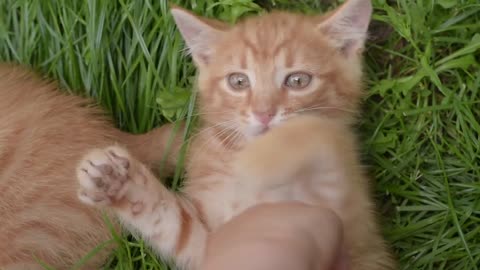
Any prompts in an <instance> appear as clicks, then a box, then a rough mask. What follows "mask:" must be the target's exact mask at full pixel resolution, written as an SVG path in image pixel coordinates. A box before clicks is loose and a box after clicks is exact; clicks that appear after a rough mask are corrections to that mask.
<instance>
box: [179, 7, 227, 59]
mask: <svg viewBox="0 0 480 270" xmlns="http://www.w3.org/2000/svg"><path fill="white" fill-rule="evenodd" d="M170 11H171V13H172V15H173V18H174V20H175V23H176V24H177V27H178V29H179V30H180V33H181V34H182V36H183V39H184V40H185V43H186V44H187V47H188V49H189V52H190V54H191V55H192V57H193V60H194V61H195V62H196V64H197V65H206V64H208V62H209V59H210V57H211V55H212V53H213V51H212V45H213V44H214V43H215V42H216V41H217V40H218V38H219V37H220V36H221V35H222V33H223V31H225V30H226V29H227V28H228V27H227V25H226V24H223V23H222V22H220V21H215V20H210V19H206V18H200V17H198V16H196V15H195V14H193V13H191V12H189V11H187V10H185V9H183V8H180V7H177V6H174V5H172V7H171V10H170Z"/></svg>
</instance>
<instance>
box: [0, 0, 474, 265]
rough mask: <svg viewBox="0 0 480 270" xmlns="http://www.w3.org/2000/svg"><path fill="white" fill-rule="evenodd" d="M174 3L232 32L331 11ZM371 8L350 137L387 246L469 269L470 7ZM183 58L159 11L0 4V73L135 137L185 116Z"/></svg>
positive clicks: (226, 2) (271, 4)
mask: <svg viewBox="0 0 480 270" xmlns="http://www.w3.org/2000/svg"><path fill="white" fill-rule="evenodd" d="M175 2H176V3H178V4H180V5H182V6H185V7H187V8H190V9H194V10H195V11H196V12H199V13H201V14H204V15H208V16H211V17H217V18H222V19H224V20H228V21H235V20H236V19H238V18H239V17H241V16H243V15H246V14H255V13H260V12H262V11H263V10H264V9H265V8H268V9H269V8H285V9H294V10H300V11H304V12H309V13H312V12H315V11H318V10H325V8H326V7H329V8H330V7H333V6H334V5H337V4H338V3H337V2H334V1H332V3H328V4H325V3H323V4H319V3H321V1H319V0H302V1H301V0H298V1H289V0H263V1H256V2H255V1H253V0H221V1H213V0H188V1H187V0H185V1H175ZM217 2H220V4H215V3H217ZM323 2H328V1H323ZM256 3H257V4H258V5H257V4H256ZM387 3H388V4H387ZM374 6H375V15H374V22H373V23H372V32H371V38H370V40H369V42H368V47H367V52H366V64H367V67H366V73H367V79H368V86H369V90H368V97H367V98H366V100H365V106H364V108H365V110H364V115H363V117H362V118H361V125H360V126H359V130H360V133H361V134H362V138H363V142H364V155H363V156H364V158H365V163H366V164H368V166H369V168H370V172H371V174H372V176H373V177H374V179H376V182H375V183H376V185H375V191H376V197H377V199H378V202H379V204H378V205H379V209H380V210H381V213H382V216H383V219H382V220H383V224H384V229H385V235H386V238H387V239H388V240H389V241H390V242H391V243H392V244H393V247H394V249H395V252H396V254H397V255H398V258H399V261H400V264H401V266H402V267H401V268H402V269H477V268H478V267H480V123H479V119H480V68H479V67H480V65H479V60H480V34H479V33H480V3H479V2H478V1H477V0H421V1H413V0H399V1H385V0H375V1H374ZM183 51H184V50H183V42H182V39H181V37H180V35H179V34H178V32H177V31H176V30H175V26H174V24H173V21H172V19H171V17H170V15H169V14H168V4H167V3H166V1H162V0H155V1H154V0H146V1H133V0H117V1H113V0H84V1H70V0H57V1H34V0H29V1H28V0H2V1H0V60H4V61H5V60H8V61H15V62H20V63H24V64H28V65H31V66H33V67H35V68H36V69H38V70H40V71H42V72H44V73H47V74H49V75H50V76H51V77H53V78H57V79H59V80H60V81H61V82H62V83H63V85H65V86H67V87H68V88H70V89H72V90H73V91H74V92H76V93H78V94H86V95H89V96H93V97H94V98H96V99H97V100H98V101H99V103H100V104H101V105H102V106H104V107H105V108H106V109H107V110H108V111H110V112H111V113H112V116H113V117H114V119H115V121H116V123H118V126H119V127H120V128H122V129H125V130H129V131H131V132H134V133H139V132H145V131H147V130H149V129H151V128H153V127H154V126H157V125H159V124H161V123H164V122H166V121H175V120H176V119H179V118H182V117H184V115H185V113H186V112H187V111H188V110H186V108H188V106H189V105H191V104H192V100H193V99H191V95H190V93H191V87H192V82H193V76H194V68H193V65H192V63H191V61H190V59H188V58H186V57H185V56H184V54H183ZM115 240H116V241H118V242H119V243H120V248H119V249H118V250H117V251H116V252H115V253H114V254H113V255H112V257H111V260H110V261H109V262H108V264H107V265H108V267H107V268H108V269H134V268H135V269H166V268H167V266H165V265H164V263H162V262H161V261H160V260H158V259H156V258H155V256H154V255H153V254H152V252H151V251H149V249H148V248H146V247H145V246H144V245H143V243H141V242H136V241H133V240H131V239H130V238H128V237H123V236H115Z"/></svg>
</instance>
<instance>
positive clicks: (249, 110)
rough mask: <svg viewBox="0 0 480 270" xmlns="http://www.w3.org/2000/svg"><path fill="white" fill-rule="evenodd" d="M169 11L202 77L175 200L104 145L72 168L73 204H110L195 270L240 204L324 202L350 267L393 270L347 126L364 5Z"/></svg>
mask: <svg viewBox="0 0 480 270" xmlns="http://www.w3.org/2000/svg"><path fill="white" fill-rule="evenodd" d="M172 14H173V16H174V18H175V20H176V22H177V25H178V27H179V29H180V32H181V33H182V35H183V36H184V38H185V41H186V44H187V46H188V47H189V49H190V52H191V54H192V57H193V60H194V61H195V63H196V65H197V67H198V71H199V74H198V92H199V104H198V105H199V109H200V115H201V125H200V128H199V131H198V133H197V134H195V135H194V137H193V139H192V142H191V145H190V148H189V152H188V156H187V159H188V160H187V164H186V170H187V181H186V183H185V187H184V189H183V191H182V194H181V195H179V194H172V193H170V192H168V190H166V188H165V187H163V186H162V185H161V184H159V182H158V181H157V179H156V178H155V176H154V175H153V174H151V173H150V172H149V171H148V169H147V168H146V167H145V166H143V165H142V163H141V161H139V160H137V159H135V158H134V157H133V156H132V155H131V154H129V153H128V151H126V150H125V149H124V148H121V147H108V148H103V149H95V150H93V151H92V152H91V153H90V154H88V155H87V156H85V158H84V159H83V160H82V162H81V163H80V164H79V167H78V169H77V170H78V171H79V172H84V173H81V174H80V175H79V182H80V184H81V188H80V195H79V198H80V199H81V200H82V201H83V202H84V203H86V204H90V205H94V206H105V205H106V206H109V207H110V209H113V210H114V211H115V213H116V214H117V215H118V216H119V217H120V219H121V220H122V222H123V223H124V224H125V225H126V226H127V227H129V228H130V229H132V230H134V231H137V232H139V233H140V234H141V235H142V237H143V238H144V239H145V240H146V241H148V242H149V243H150V244H151V245H152V247H153V248H154V249H155V250H156V251H157V252H158V253H159V254H160V255H162V256H174V257H175V259H176V262H177V263H178V265H179V266H180V267H182V268H184V269H198V266H199V265H200V264H201V261H202V258H203V256H204V254H203V253H204V247H205V242H206V241H207V239H208V236H209V233H210V232H211V231H215V230H216V229H217V228H218V227H219V226H221V225H222V224H224V223H225V222H226V221H228V220H229V219H231V218H232V217H233V216H235V215H237V214H239V213H240V212H241V211H243V210H244V209H246V208H247V207H250V206H252V205H255V204H258V203H262V202H275V201H288V200H297V201H304V202H307V203H311V204H321V205H327V206H328V207H330V208H332V209H333V210H335V211H336V212H337V214H338V215H339V216H340V217H341V219H342V222H343V223H344V226H345V231H346V240H345V241H346V244H347V248H348V250H349V255H350V257H351V259H352V261H353V264H352V269H354V270H380V269H382V270H383V269H394V268H395V264H394V262H393V260H392V259H391V255H390V253H389V250H388V248H387V247H386V246H385V244H384V242H383V239H382V237H381V234H380V232H379V229H378V225H377V223H376V220H375V216H374V214H373V209H374V208H373V206H372V201H371V199H370V196H369V189H368V180H367V179H366V177H365V175H364V172H363V171H362V169H361V165H360V162H359V160H358V157H357V154H356V144H357V143H356V142H355V139H354V137H355V136H354V132H353V130H352V129H351V127H350V124H351V123H352V120H353V119H355V118H356V116H357V111H358V104H359V103H360V99H361V97H362V92H363V91H362V86H361V81H362V66H361V61H362V59H361V53H360V52H361V51H362V50H363V43H364V40H365V37H366V32H367V27H368V22H369V20H370V14H371V3H370V1H369V0H349V1H347V2H346V3H345V4H344V5H343V6H342V7H341V8H339V9H337V10H336V11H335V12H332V13H329V14H328V15H326V16H305V15H299V14H291V13H285V12H274V13H271V14H266V15H263V16H259V17H252V18H247V19H246V20H244V21H241V22H240V23H238V24H236V25H233V26H228V25H226V24H223V23H221V22H214V21H212V20H206V19H203V18H199V17H197V16H196V15H194V14H191V13H190V12H188V11H185V10H183V9H180V8H177V7H175V8H173V9H172ZM232 74H233V75H235V76H234V77H232ZM289 74H301V80H303V79H305V78H309V79H310V80H309V81H308V83H307V84H303V83H302V84H300V83H299V82H302V81H301V80H300V79H299V77H296V78H294V80H293V83H299V85H302V87H301V88H296V85H295V84H289V83H288V82H289V78H290V75H289ZM232 81H233V84H232ZM236 83H238V84H236ZM122 161H128V164H130V165H125V164H123V165H121V164H122V163H125V162H122ZM105 168H108V169H105ZM111 171H114V172H115V173H111ZM119 201H122V202H125V201H126V202H127V203H122V204H121V205H119V204H117V202H119ZM139 209H141V210H140V211H139Z"/></svg>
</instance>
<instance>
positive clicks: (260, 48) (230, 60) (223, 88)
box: [172, 0, 372, 138]
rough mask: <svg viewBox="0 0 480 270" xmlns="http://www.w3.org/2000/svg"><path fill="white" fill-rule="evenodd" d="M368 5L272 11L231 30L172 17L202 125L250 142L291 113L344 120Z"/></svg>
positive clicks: (352, 105) (176, 12)
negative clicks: (192, 73)
mask: <svg viewBox="0 0 480 270" xmlns="http://www.w3.org/2000/svg"><path fill="white" fill-rule="evenodd" d="M371 11H372V7H371V3H370V0H349V1H347V2H346V3H345V4H343V5H342V6H341V7H340V8H338V9H337V10H335V11H334V12H331V13H328V14H325V15H320V16H306V15H299V14H291V13H285V12H274V13H270V14H265V15H262V16H257V17H252V18H248V19H246V20H243V21H241V22H239V23H237V24H236V25H233V26H230V25H227V24H224V23H222V22H219V21H215V20H210V19H205V18H200V17H198V16H195V15H194V14H192V13H190V12H188V11H186V10H183V9H181V8H177V7H174V8H172V14H173V16H174V18H175V21H176V23H177V26H178V28H179V30H180V32H181V33H182V35H183V37H184V39H185V41H186V44H187V46H188V48H189V51H190V53H191V55H192V57H193V60H194V62H195V64H196V66H197V67H198V70H199V77H198V88H199V89H198V90H199V100H200V101H199V102H200V104H199V105H200V106H199V108H200V110H201V113H202V115H203V120H204V121H206V122H207V123H209V124H212V125H218V126H220V127H223V128H231V129H232V130H236V131H238V132H240V133H241V134H243V135H244V136H245V137H246V138H251V137H254V136H256V135H258V134H261V133H263V132H265V131H266V130H268V129H269V128H271V127H273V126H275V125H278V124H279V123H281V122H282V121H285V120H287V119H289V118H290V117H293V116H295V115H298V114H304V113H309V114H318V115H325V116H327V117H332V118H337V119H338V120H339V121H348V120H349V119H351V118H352V116H354V114H355V111H356V109H357V106H358V103H359V100H360V98H361V94H362V91H361V75H362V72H361V53H362V50H363V46H364V41H365V38H366V35H367V28H368V24H369V21H370V16H371Z"/></svg>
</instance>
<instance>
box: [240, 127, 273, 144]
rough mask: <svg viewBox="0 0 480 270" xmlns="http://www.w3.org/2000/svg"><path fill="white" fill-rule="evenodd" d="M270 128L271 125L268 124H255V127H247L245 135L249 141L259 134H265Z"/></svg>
mask: <svg viewBox="0 0 480 270" xmlns="http://www.w3.org/2000/svg"><path fill="white" fill-rule="evenodd" d="M269 130H270V127H268V126H254V127H249V128H247V129H246V130H245V132H244V135H245V138H246V139H247V141H249V140H252V139H254V138H256V137H258V136H261V135H263V134H265V133H266V132H268V131H269Z"/></svg>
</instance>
